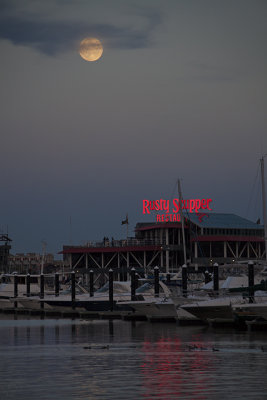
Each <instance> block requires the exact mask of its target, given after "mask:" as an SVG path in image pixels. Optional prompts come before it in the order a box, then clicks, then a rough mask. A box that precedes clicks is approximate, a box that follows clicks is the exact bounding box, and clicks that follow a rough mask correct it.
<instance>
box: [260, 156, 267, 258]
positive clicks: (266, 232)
mask: <svg viewBox="0 0 267 400" xmlns="http://www.w3.org/2000/svg"><path fill="white" fill-rule="evenodd" d="M266 156H267V154H265V155H264V156H262V158H261V159H260V163H261V188H262V189H261V191H262V210H263V224H264V241H265V260H266V264H267V217H266V197H265V180H264V157H266Z"/></svg>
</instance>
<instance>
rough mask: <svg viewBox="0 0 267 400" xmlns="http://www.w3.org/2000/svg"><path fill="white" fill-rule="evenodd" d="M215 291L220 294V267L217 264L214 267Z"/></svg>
mask: <svg viewBox="0 0 267 400" xmlns="http://www.w3.org/2000/svg"><path fill="white" fill-rule="evenodd" d="M213 290H214V292H216V294H218V292H219V265H218V264H217V263H215V264H214V265H213Z"/></svg>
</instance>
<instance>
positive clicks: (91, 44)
mask: <svg viewBox="0 0 267 400" xmlns="http://www.w3.org/2000/svg"><path fill="white" fill-rule="evenodd" d="M79 53H80V56H81V57H82V58H83V59H84V60H86V61H96V60H98V59H99V58H100V57H101V56H102V54H103V46H102V44H101V42H100V40H98V39H96V38H85V39H83V40H82V41H81V43H80V48H79Z"/></svg>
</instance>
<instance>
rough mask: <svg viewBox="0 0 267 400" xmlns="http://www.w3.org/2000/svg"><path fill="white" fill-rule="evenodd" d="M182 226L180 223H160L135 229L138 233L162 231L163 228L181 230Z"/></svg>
mask: <svg viewBox="0 0 267 400" xmlns="http://www.w3.org/2000/svg"><path fill="white" fill-rule="evenodd" d="M181 227H182V224H181V223H180V222H158V223H157V224H154V225H146V226H141V227H140V228H135V230H136V231H147V230H151V229H161V228H181Z"/></svg>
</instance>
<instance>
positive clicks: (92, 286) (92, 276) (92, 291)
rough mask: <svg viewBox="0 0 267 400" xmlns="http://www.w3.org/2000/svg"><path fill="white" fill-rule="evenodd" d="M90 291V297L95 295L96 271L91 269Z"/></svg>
mask: <svg viewBox="0 0 267 400" xmlns="http://www.w3.org/2000/svg"><path fill="white" fill-rule="evenodd" d="M89 292H90V297H93V295H94V271H93V270H92V269H91V270H90V272H89Z"/></svg>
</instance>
